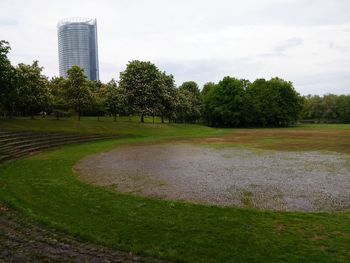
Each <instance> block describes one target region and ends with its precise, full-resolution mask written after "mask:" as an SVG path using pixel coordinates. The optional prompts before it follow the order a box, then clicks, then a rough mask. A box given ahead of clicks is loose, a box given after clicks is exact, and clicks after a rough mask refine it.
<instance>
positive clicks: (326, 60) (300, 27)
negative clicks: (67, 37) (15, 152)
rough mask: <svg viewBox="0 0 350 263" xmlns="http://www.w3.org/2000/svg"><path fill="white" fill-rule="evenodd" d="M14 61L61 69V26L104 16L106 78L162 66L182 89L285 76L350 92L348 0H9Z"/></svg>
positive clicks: (304, 85)
mask: <svg viewBox="0 0 350 263" xmlns="http://www.w3.org/2000/svg"><path fill="white" fill-rule="evenodd" d="M0 5H1V11H0V13H1V14H0V39H4V40H7V41H9V42H10V45H11V49H12V50H11V52H10V55H9V57H10V60H11V61H12V63H13V64H14V65H17V64H18V63H21V62H23V63H28V64H29V63H32V61H34V60H38V61H39V64H40V66H42V67H44V70H43V73H44V74H45V75H47V76H49V77H53V76H57V75H58V44H57V22H58V21H59V20H60V19H63V18H69V17H91V18H96V19H97V31H98V32H97V34H98V52H99V66H100V79H101V81H103V82H108V81H109V80H111V79H112V78H114V79H116V80H118V79H119V73H120V72H121V71H123V70H124V69H125V68H126V65H127V63H128V61H131V60H134V59H138V60H145V61H151V62H153V63H155V64H156V65H157V66H158V68H159V69H160V70H162V71H166V72H167V73H168V74H173V75H174V77H175V81H176V84H177V85H181V83H182V82H184V81H188V80H193V81H196V82H197V83H198V84H199V85H200V86H202V85H203V84H204V83H206V82H209V81H211V82H218V81H220V80H221V79H222V78H223V77H224V76H233V77H237V78H244V79H249V80H250V81H254V80H255V79H257V78H266V79H270V78H271V77H276V76H278V77H280V78H283V79H285V80H288V81H291V82H293V84H294V87H295V89H296V90H297V91H298V92H299V93H300V94H302V95H307V94H319V95H323V94H327V93H334V94H350V1H349V0H264V1H261V0H244V1H241V0H240V1H236V0H216V1H213V0H114V1H113V0H94V1H90V0H69V1H68V0H60V1H47V0H46V1H43V0H0Z"/></svg>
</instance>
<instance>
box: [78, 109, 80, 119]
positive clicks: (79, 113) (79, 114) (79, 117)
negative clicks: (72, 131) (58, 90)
mask: <svg viewBox="0 0 350 263" xmlns="http://www.w3.org/2000/svg"><path fill="white" fill-rule="evenodd" d="M78 121H80V111H78Z"/></svg>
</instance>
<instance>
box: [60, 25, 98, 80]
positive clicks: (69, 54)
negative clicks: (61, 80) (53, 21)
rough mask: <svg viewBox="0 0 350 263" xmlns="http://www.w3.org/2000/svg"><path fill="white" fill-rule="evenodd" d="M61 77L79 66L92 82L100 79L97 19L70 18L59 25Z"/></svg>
mask: <svg viewBox="0 0 350 263" xmlns="http://www.w3.org/2000/svg"><path fill="white" fill-rule="evenodd" d="M57 32H58V57H59V67H60V76H62V77H66V76H67V70H68V69H69V68H71V67H72V66H73V65H78V66H79V67H81V68H82V69H84V72H85V74H86V76H87V77H88V78H89V79H90V80H98V79H99V69H98V51H97V25H96V19H89V18H68V19H64V20H61V21H60V22H58V24H57Z"/></svg>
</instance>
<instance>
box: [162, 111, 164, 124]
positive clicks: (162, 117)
mask: <svg viewBox="0 0 350 263" xmlns="http://www.w3.org/2000/svg"><path fill="white" fill-rule="evenodd" d="M162 123H164V114H163V113H162Z"/></svg>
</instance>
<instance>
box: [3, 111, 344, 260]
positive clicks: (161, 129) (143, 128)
mask: <svg viewBox="0 0 350 263" xmlns="http://www.w3.org/2000/svg"><path fill="white" fill-rule="evenodd" d="M349 127H350V126H346V125H345V126H341V127H339V128H338V129H336V130H337V131H340V130H344V131H345V132H346V131H347V130H348V129H349ZM0 128H6V129H12V130H13V129H15V130H18V129H28V130H41V131H43V130H50V131H57V130H58V131H66V132H77V131H78V132H82V133H89V132H93V133H119V134H123V135H132V137H124V138H121V139H116V140H112V141H103V142H91V143H84V144H79V145H72V146H65V147H62V148H60V149H56V150H53V151H48V152H45V153H42V154H40V155H36V156H32V157H29V158H26V159H22V160H17V161H13V162H10V163H8V164H6V165H3V166H0V200H2V201H4V202H6V203H8V204H10V205H12V206H13V207H15V208H17V209H19V210H20V211H21V212H23V213H24V214H25V215H28V216H31V217H32V218H34V219H36V220H37V221H39V222H41V223H42V224H45V225H48V226H49V227H54V228H56V229H59V230H61V231H64V232H67V233H69V234H72V235H74V236H77V237H79V238H81V239H84V240H89V241H91V242H95V243H99V244H104V245H107V246H110V247H114V248H118V249H122V250H125V251H132V252H134V253H137V254H140V255H148V256H154V257H159V258H163V259H168V260H173V261H179V262H349V260H350V212H338V213H287V212H266V211H265V212H263V211H257V210H249V209H238V208H220V207H210V206H203V205H193V204H187V203H181V202H171V201H163V200H155V199H149V198H143V197H136V196H131V195H127V194H121V193H116V192H112V191H109V190H107V189H104V188H100V187H96V186H91V185H88V184H85V183H83V182H81V181H79V180H77V179H76V177H75V175H74V174H73V172H72V166H73V165H74V164H75V163H76V162H77V161H78V160H79V159H81V158H82V157H84V156H86V155H89V154H93V153H96V152H100V151H105V150H108V149H111V148H114V147H118V145H121V144H130V143H139V142H152V141H156V140H160V139H173V138H187V137H198V136H202V137H203V138H204V136H216V137H221V136H223V137H225V136H228V135H229V138H234V134H235V133H236V132H237V131H236V130H229V129H226V130H222V129H212V128H208V127H204V126H200V125H169V124H165V125H160V124H156V125H153V124H151V123H146V124H140V123H138V122H137V121H133V122H132V123H128V122H127V121H125V122H121V121H120V122H117V123H113V122H112V121H111V120H110V119H108V120H107V119H104V120H103V121H100V122H97V121H96V120H94V119H92V118H88V119H83V120H82V121H81V122H77V121H75V120H72V119H67V120H62V121H55V120H41V119H38V120H34V121H31V120H27V119H19V120H14V121H0ZM296 129H297V130H300V129H302V130H310V129H314V130H318V131H320V133H322V131H323V129H324V130H327V131H328V130H329V126H325V127H323V126H322V127H316V126H309V125H307V126H303V127H296V128H291V129H275V130H274V129H269V130H268V131H269V132H268V134H269V136H271V134H272V135H273V133H272V131H275V132H279V131H280V132H281V133H285V134H286V136H284V137H283V136H280V138H281V139H291V138H294V137H291V136H292V135H293V136H295V134H294V133H293V134H292V135H290V131H295V130H296ZM331 129H334V126H333V127H332V128H331ZM259 130H260V131H261V132H265V130H264V129H259ZM259 130H254V129H252V130H251V132H253V133H254V132H257V133H259ZM239 132H240V133H242V134H243V133H246V130H238V133H239ZM341 134H343V133H341ZM242 136H243V135H242ZM250 136H251V135H250ZM288 136H289V137H288ZM267 138H270V137H267ZM232 140H233V139H232ZM264 140H266V138H265V137H263V136H261V141H262V142H264ZM276 141H277V142H278V139H276ZM233 142H235V141H234V140H233ZM246 143H247V144H249V143H251V142H250V140H249V142H246ZM273 143H274V141H271V140H268V141H267V143H266V141H265V143H262V144H261V145H262V146H263V147H266V146H267V145H268V146H270V145H271V144H272V145H273ZM318 143H319V142H318ZM257 147H259V145H258V144H257Z"/></svg>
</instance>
